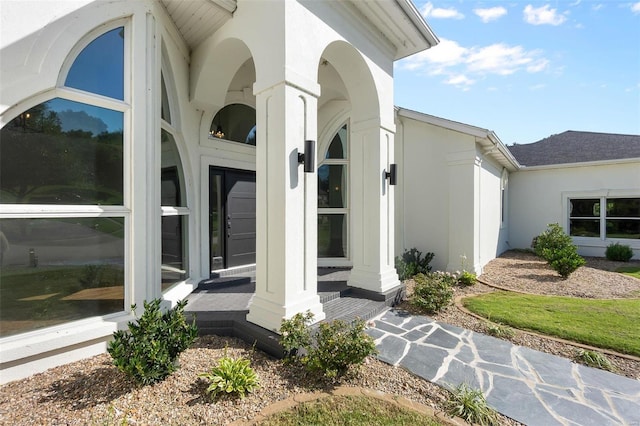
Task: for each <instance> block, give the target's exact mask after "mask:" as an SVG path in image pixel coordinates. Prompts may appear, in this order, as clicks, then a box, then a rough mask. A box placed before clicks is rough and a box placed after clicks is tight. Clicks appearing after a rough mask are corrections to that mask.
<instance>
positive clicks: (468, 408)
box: [445, 383, 498, 426]
mask: <svg viewBox="0 0 640 426" xmlns="http://www.w3.org/2000/svg"><path fill="white" fill-rule="evenodd" d="M445 405H446V410H447V414H449V415H450V416H451V417H454V416H455V417H460V418H461V419H463V420H464V421H466V422H467V423H470V424H478V425H481V426H485V425H497V424H498V414H497V413H496V412H495V411H494V410H493V409H492V408H490V407H489V406H488V405H487V401H486V400H485V398H484V395H483V394H482V391H480V390H476V389H471V388H470V387H469V386H468V385H467V384H466V383H463V384H461V385H460V386H458V387H457V388H456V389H455V390H454V391H453V392H452V393H451V396H450V398H449V400H448V401H447V402H446V403H445Z"/></svg>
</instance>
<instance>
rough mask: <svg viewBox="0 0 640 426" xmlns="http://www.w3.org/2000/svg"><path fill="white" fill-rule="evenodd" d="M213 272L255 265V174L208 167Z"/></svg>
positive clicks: (211, 264)
mask: <svg viewBox="0 0 640 426" xmlns="http://www.w3.org/2000/svg"><path fill="white" fill-rule="evenodd" d="M209 248H210V270H211V271H216V270H220V269H226V268H232V267H234V266H242V265H250V264H253V263H256V174H255V172H253V171H245V170H235V169H225V168H220V167H210V168H209Z"/></svg>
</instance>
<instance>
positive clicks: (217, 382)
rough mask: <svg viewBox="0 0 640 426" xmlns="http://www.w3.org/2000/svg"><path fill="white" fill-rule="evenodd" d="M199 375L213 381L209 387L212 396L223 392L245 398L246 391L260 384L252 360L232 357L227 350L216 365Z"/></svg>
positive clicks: (250, 390)
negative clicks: (252, 366)
mask: <svg viewBox="0 0 640 426" xmlns="http://www.w3.org/2000/svg"><path fill="white" fill-rule="evenodd" d="M199 376H200V377H204V378H205V379H207V380H209V381H210V382H211V383H210V384H209V387H208V388H207V393H208V394H209V395H210V396H211V398H215V397H216V396H217V395H219V394H221V393H226V394H237V395H239V396H240V398H244V396H245V394H246V393H248V392H253V391H254V390H256V389H257V388H258V387H259V386H260V381H259V380H258V376H257V375H256V373H255V371H254V370H253V368H251V361H249V360H248V359H246V358H231V357H230V356H227V354H226V351H225V354H224V356H223V357H222V358H220V360H219V361H218V364H217V365H216V366H215V367H213V368H211V370H210V371H209V372H207V373H200V374H199Z"/></svg>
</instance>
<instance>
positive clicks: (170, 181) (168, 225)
mask: <svg viewBox="0 0 640 426" xmlns="http://www.w3.org/2000/svg"><path fill="white" fill-rule="evenodd" d="M161 90H162V96H161V102H162V104H161V119H162V120H161V123H162V128H161V130H160V149H161V177H160V204H161V211H162V219H161V228H162V240H161V241H162V291H165V290H168V289H169V288H170V287H171V286H172V285H173V284H175V283H178V282H180V281H183V280H185V279H186V278H187V276H188V274H187V270H188V267H187V223H188V215H189V209H188V208H187V203H186V194H185V181H184V172H183V169H182V161H181V160H180V153H179V151H178V146H177V144H176V136H175V134H176V131H175V129H174V127H173V125H172V122H171V117H172V114H171V112H172V111H171V108H170V106H171V105H170V102H169V96H168V93H167V86H166V82H165V78H164V74H162V78H161Z"/></svg>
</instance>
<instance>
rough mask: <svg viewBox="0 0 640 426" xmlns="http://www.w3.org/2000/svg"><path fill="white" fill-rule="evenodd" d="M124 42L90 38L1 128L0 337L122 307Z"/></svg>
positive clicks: (117, 37) (120, 36)
mask: <svg viewBox="0 0 640 426" xmlns="http://www.w3.org/2000/svg"><path fill="white" fill-rule="evenodd" d="M125 38H126V29H125V27H122V26H120V27H117V28H113V29H111V30H109V31H107V32H104V33H102V34H101V35H99V36H97V37H93V39H92V40H90V42H89V43H88V44H86V45H85V46H84V48H82V49H81V50H80V52H79V53H78V54H77V55H76V56H75V57H70V58H69V60H70V61H71V63H70V66H69V67H67V68H65V69H67V70H68V71H67V74H66V76H65V75H63V76H61V77H62V79H61V80H60V81H62V85H61V87H59V88H57V91H56V94H57V97H55V98H52V99H49V100H47V101H45V102H42V103H40V104H38V105H35V106H33V107H30V108H27V109H25V110H23V111H22V112H21V113H20V114H18V115H17V116H16V117H15V118H13V119H12V120H11V121H9V122H8V123H7V124H6V125H5V126H4V127H3V128H2V129H1V130H0V293H1V294H2V297H0V337H4V336H8V335H12V334H17V333H23V332H27V331H32V330H36V329H39V328H43V327H48V326H52V325H56V324H60V323H64V322H68V321H72V320H78V319H82V318H87V317H92V316H96V315H106V314H111V313H116V312H121V311H124V309H125V291H124V288H125V274H124V265H125V234H126V229H127V227H126V222H127V220H128V219H127V218H128V215H129V211H128V209H127V208H126V206H125V204H126V200H125V191H124V181H125V179H124V152H125V144H126V134H127V129H126V126H125V119H124V116H125V114H126V112H127V111H128V109H129V105H128V104H126V103H125V102H124V100H125V99H126V98H127V96H125V95H126V94H125V91H124V83H123V82H124V78H125V55H124V46H125ZM68 88H71V89H73V90H69V89H68Z"/></svg>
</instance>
